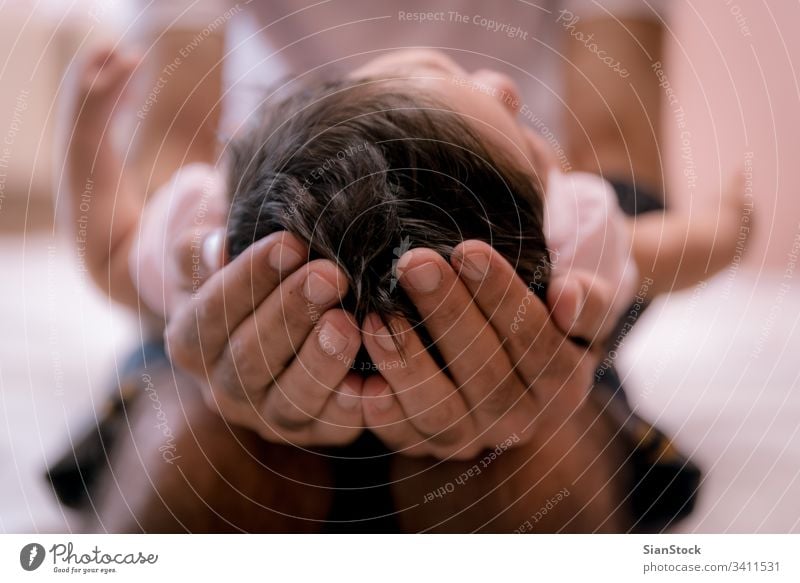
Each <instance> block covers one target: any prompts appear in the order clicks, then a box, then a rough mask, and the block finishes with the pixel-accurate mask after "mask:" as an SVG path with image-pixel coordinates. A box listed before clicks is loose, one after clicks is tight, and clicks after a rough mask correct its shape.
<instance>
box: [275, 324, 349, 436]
mask: <svg viewBox="0 0 800 583" xmlns="http://www.w3.org/2000/svg"><path fill="white" fill-rule="evenodd" d="M360 346H361V330H360V329H359V327H358V324H357V323H356V321H355V318H353V316H351V315H350V314H348V313H347V312H344V311H342V310H328V311H327V312H325V313H324V314H323V315H322V317H321V318H320V319H319V322H317V323H316V324H315V325H314V331H313V332H312V333H311V334H309V335H308V337H307V338H306V340H305V342H304V343H303V347H302V348H301V349H300V352H299V354H298V355H297V357H296V358H295V359H294V360H292V362H291V364H290V365H289V366H288V368H287V369H286V370H285V371H284V372H283V373H282V374H281V375H280V376H279V377H278V378H277V379H276V381H275V383H274V384H272V385H271V386H270V387H269V390H268V393H267V396H266V398H265V399H264V405H263V406H262V411H263V414H264V417H265V419H267V420H269V421H271V422H274V423H275V424H277V425H280V426H283V427H296V426H298V425H302V424H303V423H309V422H311V421H313V420H315V419H316V418H317V417H318V416H319V415H320V413H321V412H322V410H323V408H324V407H325V405H326V403H327V402H328V400H329V399H332V398H334V399H335V398H339V399H344V401H343V403H344V404H351V403H352V402H353V401H352V399H347V396H348V395H341V394H338V393H337V392H336V390H337V387H339V385H341V384H342V382H343V381H344V379H345V377H346V376H347V374H348V372H349V371H350V366H351V364H352V363H353V360H354V359H355V356H356V353H357V352H358V349H359V347H360Z"/></svg>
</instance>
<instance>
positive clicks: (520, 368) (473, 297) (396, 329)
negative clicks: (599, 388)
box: [362, 241, 611, 459]
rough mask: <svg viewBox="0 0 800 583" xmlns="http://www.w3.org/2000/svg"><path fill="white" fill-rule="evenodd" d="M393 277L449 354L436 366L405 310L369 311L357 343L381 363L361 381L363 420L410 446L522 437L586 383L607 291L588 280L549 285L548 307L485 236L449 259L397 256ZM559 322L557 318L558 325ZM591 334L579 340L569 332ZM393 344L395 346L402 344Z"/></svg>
mask: <svg viewBox="0 0 800 583" xmlns="http://www.w3.org/2000/svg"><path fill="white" fill-rule="evenodd" d="M398 273H399V281H400V284H401V285H402V287H403V289H404V290H405V292H406V293H407V294H408V295H409V297H410V299H411V300H412V301H413V302H414V304H415V305H416V307H417V310H418V311H419V314H420V316H421V317H422V325H424V326H425V328H426V330H427V331H428V333H429V335H430V336H431V338H432V339H433V342H434V343H435V344H436V347H437V349H438V351H439V352H440V354H441V355H442V357H443V358H444V360H445V361H446V363H447V366H446V370H442V369H441V368H440V366H439V365H438V364H437V363H436V362H435V360H434V358H433V357H432V356H431V355H430V353H429V352H428V351H427V350H426V347H425V346H423V344H422V342H421V340H420V337H419V335H418V334H417V333H416V331H415V330H413V329H412V328H411V327H410V325H409V323H408V322H407V321H405V320H403V319H396V320H394V321H393V322H392V323H391V325H390V327H391V328H392V333H393V334H394V336H395V340H396V342H393V341H392V338H391V333H390V331H389V330H387V329H386V328H385V327H384V326H383V325H382V324H381V323H380V320H379V319H378V318H377V317H376V316H374V315H371V316H368V318H367V320H366V322H365V324H364V326H363V330H362V336H363V342H364V345H365V346H366V348H367V350H368V351H369V354H370V357H371V359H372V360H373V362H374V363H375V364H376V368H377V369H378V370H379V371H380V374H379V375H373V376H372V377H369V378H368V379H366V381H365V383H364V387H363V401H364V403H363V410H364V420H365V422H366V424H367V425H368V426H369V427H370V428H371V430H372V431H373V432H375V433H376V434H377V435H378V436H379V437H380V438H381V439H382V440H383V441H384V443H385V444H386V445H387V446H388V447H390V448H391V449H393V450H395V451H397V452H399V453H402V454H406V455H413V456H419V455H432V456H435V457H438V458H442V459H470V458H473V457H475V456H476V455H478V454H479V453H480V452H481V451H484V450H486V449H492V448H495V447H496V446H498V445H500V444H502V443H509V441H508V440H509V439H510V440H511V442H510V443H515V444H518V443H525V442H527V441H529V440H530V439H531V438H532V436H533V435H534V434H535V432H536V428H537V425H538V424H539V423H540V420H541V419H543V417H544V416H550V418H552V416H554V415H555V416H559V417H563V418H564V419H566V418H567V417H568V416H569V415H570V414H571V413H572V412H573V411H574V410H575V409H576V408H577V407H579V406H580V404H581V402H582V400H583V398H584V397H585V395H586V394H587V391H588V389H589V387H590V385H591V383H592V378H593V373H594V370H595V368H596V365H597V363H598V361H599V358H600V349H599V348H593V347H594V346H598V347H599V346H600V345H602V341H601V339H600V338H598V335H599V334H600V333H601V332H602V330H603V329H604V327H605V323H604V320H603V319H601V318H598V317H597V314H598V313H606V312H607V311H608V309H609V308H610V298H611V294H608V293H607V290H605V289H603V288H602V287H601V286H597V287H592V286H590V285H588V281H589V280H587V279H586V278H581V277H579V276H576V275H570V276H566V277H564V278H562V279H560V280H558V281H555V282H553V284H552V286H551V288H552V289H554V290H558V291H557V292H552V293H551V294H549V301H551V303H553V304H554V307H555V308H556V310H555V311H554V313H553V316H554V317H555V321H554V319H553V318H551V313H550V311H549V310H548V308H547V306H545V304H544V303H542V302H541V301H540V300H539V299H538V297H537V296H536V295H535V294H534V293H533V291H532V290H531V288H530V287H529V286H528V284H526V283H525V282H524V281H522V279H520V278H519V276H518V275H517V274H516V272H515V271H514V269H513V268H512V266H511V265H510V264H509V263H508V262H507V261H505V260H504V259H503V258H502V257H501V256H500V255H498V254H497V252H495V251H494V250H493V249H492V248H491V247H490V246H489V245H487V244H485V243H483V242H480V241H466V242H464V243H462V244H461V245H459V246H458V247H457V248H456V249H455V251H454V253H453V256H452V261H451V264H448V263H447V261H445V260H444V259H443V258H442V257H441V256H440V255H438V254H437V253H435V252H434V251H432V250H428V249H414V250H412V251H409V252H408V253H406V254H405V255H404V256H403V257H401V258H400V260H399V261H398ZM556 321H558V326H557V325H556ZM567 334H569V335H570V336H578V337H581V338H584V339H595V340H596V342H595V343H594V344H590V345H589V347H588V348H587V347H582V346H579V345H578V344H576V343H574V342H572V341H571V340H570V338H569V337H568V336H567ZM396 344H397V345H399V347H400V350H399V351H398V349H397V347H396Z"/></svg>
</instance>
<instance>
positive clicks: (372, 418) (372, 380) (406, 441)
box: [362, 374, 429, 457]
mask: <svg viewBox="0 0 800 583" xmlns="http://www.w3.org/2000/svg"><path fill="white" fill-rule="evenodd" d="M362 399H363V404H362V407H363V410H364V424H365V425H366V426H367V427H369V428H370V430H371V431H372V432H373V433H374V434H375V436H376V437H377V438H378V439H380V440H381V441H382V442H383V444H384V445H385V446H386V447H388V448H389V449H390V450H392V451H394V452H397V453H401V454H403V455H408V456H414V457H418V456H422V455H425V454H427V453H428V452H429V449H428V446H427V443H426V440H425V437H423V436H422V435H421V434H420V433H419V432H418V431H417V430H416V429H415V428H414V426H413V425H411V423H410V422H409V420H408V418H407V417H406V414H405V412H404V411H403V408H402V407H401V406H400V402H399V401H398V400H397V397H396V396H395V394H394V393H393V392H392V389H391V387H390V386H389V384H388V383H387V382H386V379H384V378H383V377H382V376H381V375H378V374H376V375H372V376H369V377H367V378H366V380H365V381H364V385H363V397H362Z"/></svg>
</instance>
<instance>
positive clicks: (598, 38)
mask: <svg viewBox="0 0 800 583" xmlns="http://www.w3.org/2000/svg"><path fill="white" fill-rule="evenodd" d="M653 6H655V7H656V8H657V9H661V8H664V7H665V6H666V3H661V2H656V3H653ZM628 8H629V13H628V15H627V16H625V15H624V13H623V14H622V15H619V17H617V18H615V17H613V16H611V15H609V14H608V13H606V12H605V11H603V10H601V9H596V10H589V14H586V15H581V16H578V15H577V14H573V12H571V11H570V10H563V11H561V13H560V14H559V15H558V17H557V22H558V24H559V25H561V26H562V27H563V31H562V34H563V36H564V38H565V42H566V50H565V53H566V64H565V66H564V73H565V78H566V83H565V89H566V107H565V109H564V123H565V128H566V131H567V140H568V152H569V160H570V162H571V163H572V165H573V167H574V169H575V170H582V171H585V172H591V173H594V174H599V175H600V176H603V177H605V178H607V179H616V180H622V181H625V182H627V183H629V184H631V185H633V186H635V187H636V189H637V192H640V193H641V192H646V193H648V194H649V195H650V196H653V197H656V199H657V201H658V202H662V203H666V204H667V205H668V203H669V200H668V198H669V197H668V196H665V179H664V166H663V162H662V160H663V157H664V156H667V155H672V156H674V155H677V153H674V152H666V151H664V149H663V146H664V142H663V128H662V125H663V122H662V107H663V101H662V100H663V98H662V95H663V91H664V90H663V89H662V87H660V86H659V83H660V79H659V77H658V76H657V73H660V72H662V71H663V70H664V68H665V65H664V63H663V52H664V50H663V47H664V24H663V22H662V21H661V20H660V19H659V16H660V17H661V18H664V17H665V15H664V14H663V12H664V11H663V10H660V12H659V13H658V14H657V13H656V12H653V11H652V10H651V9H650V8H649V7H646V6H643V5H638V6H634V7H632V8H631V7H630V6H629V7H628ZM576 12H578V10H577V9H576ZM601 57H602V58H601ZM603 59H606V60H609V61H610V64H609V63H607V62H604V60H603ZM665 199H667V200H665ZM647 202H648V201H646V200H643V199H641V198H638V197H637V200H636V204H637V205H638V206H639V207H640V208H641V205H643V204H645V205H646V204H647ZM744 204H745V198H744V188H743V181H742V180H741V179H740V177H734V178H733V179H731V180H730V182H729V184H728V185H727V187H726V189H725V190H723V191H722V192H720V193H709V194H708V195H707V196H703V197H700V198H699V200H697V201H693V204H692V209H691V212H679V211H677V210H671V209H669V208H667V210H666V211H664V212H653V213H646V214H643V215H639V216H637V217H634V218H631V219H630V221H629V223H630V225H629V227H630V233H631V238H632V245H631V249H632V253H633V256H634V259H635V260H636V263H637V265H638V268H639V275H640V277H641V279H642V281H643V282H646V284H644V285H642V286H641V287H642V289H643V290H647V296H648V297H649V298H650V299H652V298H653V297H655V296H656V295H658V294H661V293H666V292H669V291H673V290H678V289H682V288H686V287H689V286H691V285H694V284H696V283H698V282H699V281H702V280H704V279H706V278H708V277H710V276H712V275H713V274H715V273H717V272H718V271H720V270H721V269H723V268H724V267H725V266H726V265H728V264H729V263H730V261H731V260H732V259H733V257H734V254H735V253H736V250H737V244H738V245H741V241H740V240H739V236H740V235H742V234H745V235H746V234H747V233H748V232H749V230H750V229H749V228H748V218H747V217H744V215H743V213H744ZM742 227H743V228H742Z"/></svg>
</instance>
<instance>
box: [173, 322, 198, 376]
mask: <svg viewBox="0 0 800 583" xmlns="http://www.w3.org/2000/svg"><path fill="white" fill-rule="evenodd" d="M164 346H165V347H166V349H167V352H168V354H169V360H170V362H172V363H173V364H175V365H177V366H178V367H180V368H182V369H184V370H187V371H195V370H196V369H197V368H198V367H197V364H198V363H197V357H198V355H199V350H198V347H199V342H198V341H197V334H196V332H195V331H194V327H192V326H188V327H187V326H181V325H179V324H178V323H175V322H173V323H170V324H169V325H168V326H167V328H166V330H165V331H164Z"/></svg>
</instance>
